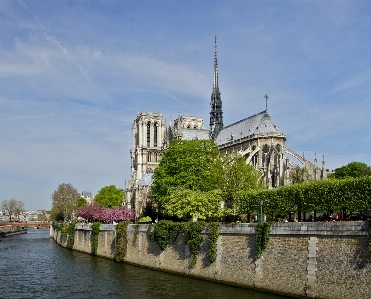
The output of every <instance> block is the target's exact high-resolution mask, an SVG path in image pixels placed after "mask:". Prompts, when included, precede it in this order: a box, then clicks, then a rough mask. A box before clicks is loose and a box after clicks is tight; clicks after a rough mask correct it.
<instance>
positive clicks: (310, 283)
mask: <svg viewBox="0 0 371 299" xmlns="http://www.w3.org/2000/svg"><path fill="white" fill-rule="evenodd" d="M76 228H77V229H76V231H75V243H74V249H76V250H79V251H82V252H86V253H91V252H92V249H91V241H90V236H91V233H90V232H91V228H90V227H89V226H87V225H86V226H77V227H76ZM255 229H256V224H238V225H234V226H228V225H224V226H221V227H220V230H219V232H220V236H219V238H218V242H217V258H216V261H215V262H214V263H210V262H209V257H208V251H209V247H210V244H209V241H208V238H207V232H203V234H204V242H203V245H202V248H201V252H200V254H199V256H198V259H197V263H196V265H195V267H194V268H191V267H190V249H189V246H188V244H185V241H184V238H183V235H182V234H179V236H178V238H177V239H176V241H175V242H174V243H170V244H169V245H168V247H167V248H166V249H165V250H164V251H162V250H161V249H160V248H159V246H158V245H157V244H156V243H155V242H153V241H148V240H147V225H141V226H140V228H139V232H138V234H137V235H136V234H135V225H130V226H129V227H128V243H127V254H126V257H125V262H128V263H132V264H136V265H140V266H145V267H149V268H154V269H158V270H163V271H168V272H173V273H178V274H182V275H188V276H194V277H199V278H203V279H208V280H214V281H219V282H223V283H228V284H233V285H239V286H242V287H247V288H254V289H257V290H264V291H268V292H271V293H277V294H282V295H288V296H292V297H297V298H305V297H309V298H323V299H325V298H351V299H357V298H368V297H369V296H370V294H371V262H370V258H371V257H370V248H369V238H370V236H369V233H370V230H369V228H368V226H367V223H363V222H332V223H283V224H275V225H273V226H272V231H271V234H270V240H269V244H268V247H267V249H266V250H265V251H264V252H263V255H262V257H261V258H260V259H257V250H256V236H255ZM51 234H52V237H53V238H54V239H55V240H56V241H57V242H58V243H60V244H62V245H63V244H64V246H66V244H67V243H66V240H61V239H60V237H59V239H58V236H56V233H55V232H54V233H53V232H52V231H51ZM115 244H116V238H115V227H114V226H110V225H106V226H102V227H101V232H100V234H99V245H98V256H103V257H106V258H111V259H114V257H115V248H116V245H115Z"/></svg>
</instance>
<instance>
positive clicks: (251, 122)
mask: <svg viewBox="0 0 371 299" xmlns="http://www.w3.org/2000/svg"><path fill="white" fill-rule="evenodd" d="M261 134H274V135H280V136H283V137H286V135H285V133H283V132H282V131H281V129H280V128H279V127H278V126H277V125H276V123H275V122H274V121H273V120H272V118H271V117H270V116H269V115H268V113H267V111H263V112H260V113H258V114H255V115H253V116H250V117H248V118H245V119H243V120H240V121H238V122H236V123H234V124H231V125H229V126H227V127H224V128H223V130H221V131H220V132H219V134H218V136H217V138H216V143H217V144H218V145H219V146H220V145H223V144H226V143H229V142H232V141H233V140H238V139H242V138H246V137H252V135H261Z"/></svg>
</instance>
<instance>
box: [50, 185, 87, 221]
mask: <svg viewBox="0 0 371 299" xmlns="http://www.w3.org/2000/svg"><path fill="white" fill-rule="evenodd" d="M51 198H52V211H51V215H50V217H51V218H52V219H53V220H70V219H72V217H73V214H74V212H76V210H77V201H78V199H79V198H80V194H79V192H78V191H77V190H76V189H75V188H74V187H73V186H72V185H71V184H65V183H63V184H60V185H59V186H58V188H57V190H55V191H54V192H53V194H52V196H51Z"/></svg>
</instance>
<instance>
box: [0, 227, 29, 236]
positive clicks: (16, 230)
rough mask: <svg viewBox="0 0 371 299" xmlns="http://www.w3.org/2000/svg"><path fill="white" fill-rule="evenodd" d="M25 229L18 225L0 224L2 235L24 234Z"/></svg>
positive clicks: (0, 233)
mask: <svg viewBox="0 0 371 299" xmlns="http://www.w3.org/2000/svg"><path fill="white" fill-rule="evenodd" d="M26 233H27V229H25V228H23V227H21V226H19V225H5V226H0V235H1V236H2V237H8V236H14V235H19V234H26Z"/></svg>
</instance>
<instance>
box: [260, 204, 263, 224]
mask: <svg viewBox="0 0 371 299" xmlns="http://www.w3.org/2000/svg"><path fill="white" fill-rule="evenodd" d="M260 222H263V200H260Z"/></svg>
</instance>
